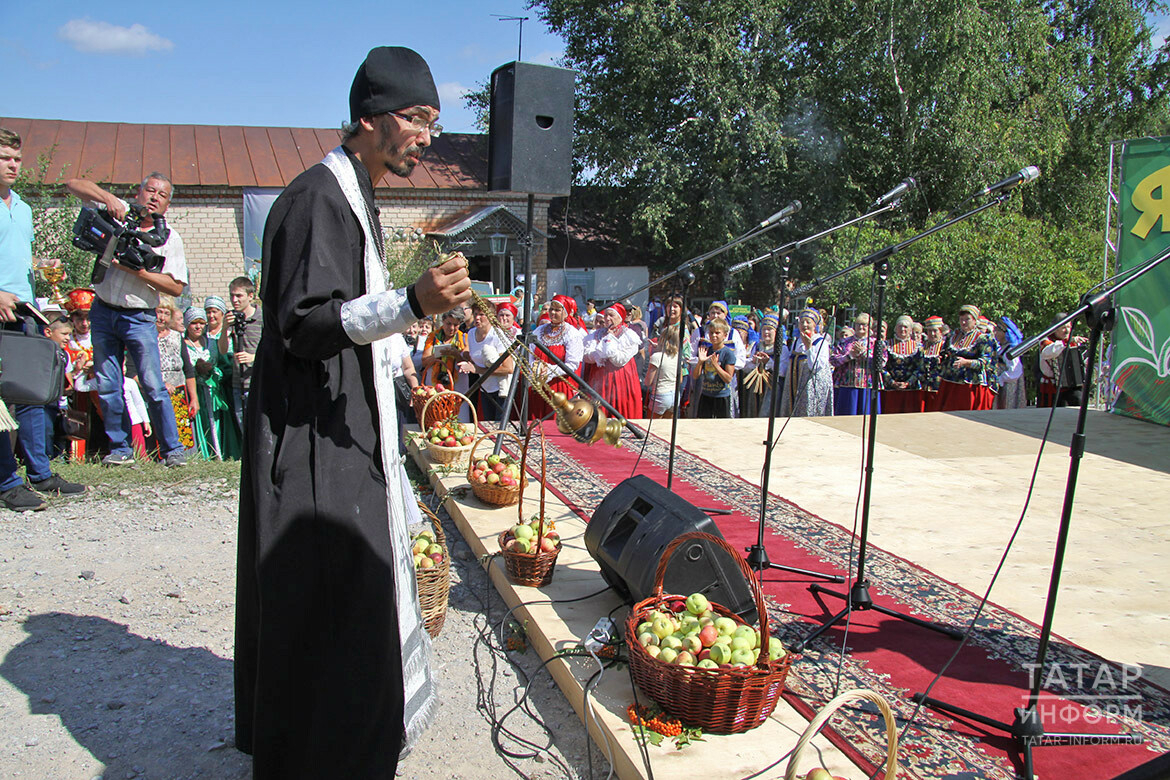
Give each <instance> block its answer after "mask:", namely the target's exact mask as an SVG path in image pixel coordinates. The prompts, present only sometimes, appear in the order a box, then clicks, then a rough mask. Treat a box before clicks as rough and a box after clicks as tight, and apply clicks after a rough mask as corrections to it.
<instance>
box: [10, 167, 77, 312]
mask: <svg viewBox="0 0 1170 780" xmlns="http://www.w3.org/2000/svg"><path fill="white" fill-rule="evenodd" d="M48 170H49V156H48V155H47V154H41V155H40V156H39V157H37V159H36V161H35V162H34V163H33V164H32V165H29V164H28V162H27V161H26V163H25V166H24V168H23V169H22V170H21V172H20V176H19V177H18V178H17V180H16V184H15V185H13V189H14V190H16V191H17V192H19V193H20V197H21V198H23V199H24V200H25V201H26V202H27V203H28V205H29V207H30V208H31V209H32V218H33V232H34V240H33V251H32V254H33V261H34V262H35V261H37V260H40V259H50V258H58V259H60V260H61V264H62V265H63V266H64V267H65V280H64V281H63V282H61V284H60V285H59V286H60V289H61V292H63V293H68V292H69V291H70V290H72V289H73V288H74V287H88V286H89V279H90V275H91V273H92V272H93V263H94V256H93V255H92V254H90V253H87V252H82V251H81V250H80V249H78V248H76V247H75V246H73V223H74V222H75V221H76V220H77V213H78V211H79V210H80V209H81V201H79V200H78V199H77V198H75V197H73V196H72V195H70V194H69V193H68V192H67V191H66V190H65V184H64V183H63V182H62V181H61V180H60V178H57V179H54V180H50V178H49V173H48ZM49 292H50V289H49V285H48V284H47V283H46V282H45V281H44V280H43V279H41V278H40V276H39V275H38V276H37V280H36V294H37V295H39V296H46V295H48V294H49Z"/></svg>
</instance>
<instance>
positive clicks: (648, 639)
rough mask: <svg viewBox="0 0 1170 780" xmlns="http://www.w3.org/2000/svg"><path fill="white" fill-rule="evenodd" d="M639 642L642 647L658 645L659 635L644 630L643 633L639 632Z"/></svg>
mask: <svg viewBox="0 0 1170 780" xmlns="http://www.w3.org/2000/svg"><path fill="white" fill-rule="evenodd" d="M638 643H639V644H641V645H642V647H647V646H649V645H656V644H658V637H656V636H654V634H653V633H652V632H650V631H644V632H642V633H641V634H638Z"/></svg>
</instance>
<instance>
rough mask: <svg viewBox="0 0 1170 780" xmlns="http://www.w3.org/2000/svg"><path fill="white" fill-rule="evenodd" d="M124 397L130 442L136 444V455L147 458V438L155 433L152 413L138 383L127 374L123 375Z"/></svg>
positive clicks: (139, 457) (140, 458)
mask: <svg viewBox="0 0 1170 780" xmlns="http://www.w3.org/2000/svg"><path fill="white" fill-rule="evenodd" d="M122 397H123V398H124V399H125V401H126V416H127V417H129V418H130V442H131V443H132V444H133V446H134V457H136V458H138V459H139V460H146V459H147V458H148V455H147V452H146V439H147V437H148V436H150V435H151V434H152V433H153V431H151V429H150V413H149V412H147V411H146V402H145V401H143V400H142V391H141V390H139V389H138V383H137V382H135V381H134V380H133V379H132V378H131V377H128V376H125V375H123V377H122Z"/></svg>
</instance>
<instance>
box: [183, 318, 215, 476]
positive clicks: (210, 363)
mask: <svg viewBox="0 0 1170 780" xmlns="http://www.w3.org/2000/svg"><path fill="white" fill-rule="evenodd" d="M183 324H184V325H186V333H185V334H184V337H183V344H182V346H181V348H180V352H181V355H182V358H183V374H184V376H187V377H189V378H188V379H187V380H186V386H187V413H188V414H189V415H190V417H191V428H192V431H193V433H194V435H195V447H196V448H197V449H198V450H199V454H200V455H201V456H202V457H203V459H204V460H223V453H222V452H221V451H220V447H219V432H218V431H217V430H216V426H215V421H214V420H213V419H212V408H213V406H214V403H215V402H214V400H213V399H212V397H211V390H210V388H209V387H208V386H207V378H208V377H210V376H211V374H212V373H213V372H214V371H215V362H216V358H217V357H219V349H218V348H217V347H216V346H212V345H213V344H215V342H214V341H211V340H209V339H208V338H207V335H206V332H205V331H206V328H207V312H206V311H205V310H204V309H202V308H199V307H195V306H191V307H189V308H188V309H187V310H186V311H185V312H183Z"/></svg>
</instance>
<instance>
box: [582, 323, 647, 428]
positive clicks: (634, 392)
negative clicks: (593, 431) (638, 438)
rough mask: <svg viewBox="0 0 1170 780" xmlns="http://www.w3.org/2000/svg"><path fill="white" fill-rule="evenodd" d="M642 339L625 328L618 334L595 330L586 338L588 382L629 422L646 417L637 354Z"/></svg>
mask: <svg viewBox="0 0 1170 780" xmlns="http://www.w3.org/2000/svg"><path fill="white" fill-rule="evenodd" d="M641 348H642V337H641V336H639V335H638V333H637V332H636V331H634V330H632V329H630V328H628V327H626V326H625V325H622V326H621V328H619V329H618V330H617V332H616V333H614V332H611V331H610V330H608V329H605V328H603V329H600V330H595V331H593V332H592V333H590V334H589V335H588V336H586V337H585V342H584V350H585V357H584V360H585V381H586V382H588V383H589V384H590V385H592V387H593V389H594V390H596V391H597V392H598V393H600V394H601V397H602V398H604V399H605V400H607V401H609V402H610V404H612V405H613V408H614V409H617V412H618V414H620V415H621V416H622V417H623V418H625V419H627V420H636V419H638V418H640V417H641V416H642V381H641V378H640V377H639V376H638V369H637V366H636V365H635V364H634V355H636V354H637V352H638V350H639V349H641Z"/></svg>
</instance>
